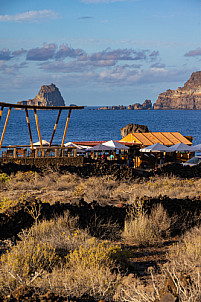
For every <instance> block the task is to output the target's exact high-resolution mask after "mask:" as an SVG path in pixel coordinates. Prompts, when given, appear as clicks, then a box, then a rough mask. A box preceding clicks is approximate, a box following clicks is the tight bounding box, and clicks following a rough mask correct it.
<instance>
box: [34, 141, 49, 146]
mask: <svg viewBox="0 0 201 302" xmlns="http://www.w3.org/2000/svg"><path fill="white" fill-rule="evenodd" d="M49 144H50V143H49V142H47V141H46V140H45V139H43V140H42V145H43V146H49ZM33 145H34V146H36V147H37V146H39V147H40V142H36V143H34V144H33Z"/></svg>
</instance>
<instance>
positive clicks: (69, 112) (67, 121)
mask: <svg viewBox="0 0 201 302" xmlns="http://www.w3.org/2000/svg"><path fill="white" fill-rule="evenodd" d="M70 114H71V109H69V111H68V117H67V120H66V126H65V129H64V135H63V139H62V143H61V147H62V148H63V146H64V142H65V139H66V132H67V129H68V124H69V120H70Z"/></svg>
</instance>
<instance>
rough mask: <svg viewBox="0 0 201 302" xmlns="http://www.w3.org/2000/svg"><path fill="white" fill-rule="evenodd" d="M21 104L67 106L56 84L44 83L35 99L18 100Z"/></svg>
mask: <svg viewBox="0 0 201 302" xmlns="http://www.w3.org/2000/svg"><path fill="white" fill-rule="evenodd" d="M18 104H20V105H36V106H65V103H64V99H63V97H62V96H61V93H60V91H59V89H58V88H57V87H56V86H55V85H54V84H51V85H43V86H42V87H41V89H40V91H39V93H38V94H37V95H36V97H35V98H34V99H29V100H28V101H21V102H18Z"/></svg>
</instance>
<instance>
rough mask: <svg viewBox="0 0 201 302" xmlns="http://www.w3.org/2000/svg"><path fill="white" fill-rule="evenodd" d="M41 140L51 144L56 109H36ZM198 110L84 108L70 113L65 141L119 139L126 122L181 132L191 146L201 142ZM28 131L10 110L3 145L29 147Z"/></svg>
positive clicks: (58, 136) (59, 133) (64, 113)
mask: <svg viewBox="0 0 201 302" xmlns="http://www.w3.org/2000/svg"><path fill="white" fill-rule="evenodd" d="M7 111H8V109H6V108H4V111H3V116H2V119H1V121H0V135H1V133H2V131H3V126H4V122H5V119H6V115H7ZM37 112H38V119H39V126H40V131H41V136H42V139H45V140H47V141H50V139H51V136H52V132H53V129H54V125H55V122H56V119H57V114H58V111H57V110H38V111H37ZM67 115H68V110H63V111H62V113H61V117H60V120H59V124H58V127H57V130H56V133H55V136H54V141H53V143H54V144H61V142H62V137H63V132H64V128H65V123H66V118H67ZM29 118H30V124H31V131H32V137H33V142H36V141H38V140H39V138H38V133H37V128H36V123H35V117H34V113H33V110H29ZM200 121H201V111H200V110H97V108H94V107H93V108H91V107H87V108H85V109H84V110H72V112H71V117H70V122H69V127H68V130H67V135H66V140H65V142H69V141H101V140H111V139H114V140H119V139H121V138H122V137H121V128H122V127H125V126H126V125H127V124H129V123H133V124H140V125H146V126H148V128H149V130H150V131H153V132H155V131H164V132H169V131H173V132H177V131H178V132H180V133H181V134H182V135H190V136H193V138H194V139H193V145H196V144H200V143H201V123H200ZM29 144H30V139H29V132H28V127H27V123H26V116H25V111H24V110H14V109H12V111H11V115H10V119H9V122H8V126H7V129H6V133H5V136H4V141H3V145H29Z"/></svg>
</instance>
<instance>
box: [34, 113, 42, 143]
mask: <svg viewBox="0 0 201 302" xmlns="http://www.w3.org/2000/svg"><path fill="white" fill-rule="evenodd" d="M34 115H35V121H36V127H37V131H38V138H39V141H40V146H41V148H43V143H42V139H41V133H40V127H39V122H38V115H37V111H36V109H35V108H34Z"/></svg>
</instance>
